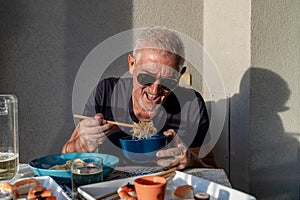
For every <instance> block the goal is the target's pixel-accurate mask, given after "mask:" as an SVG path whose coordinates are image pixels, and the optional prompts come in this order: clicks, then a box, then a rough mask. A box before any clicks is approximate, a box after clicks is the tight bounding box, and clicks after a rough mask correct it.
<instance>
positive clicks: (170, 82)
mask: <svg viewBox="0 0 300 200" xmlns="http://www.w3.org/2000/svg"><path fill="white" fill-rule="evenodd" d="M160 84H161V86H162V87H163V88H164V89H165V90H173V89H174V88H175V87H176V86H177V85H178V82H177V81H176V80H174V79H168V78H164V79H161V80H160Z"/></svg>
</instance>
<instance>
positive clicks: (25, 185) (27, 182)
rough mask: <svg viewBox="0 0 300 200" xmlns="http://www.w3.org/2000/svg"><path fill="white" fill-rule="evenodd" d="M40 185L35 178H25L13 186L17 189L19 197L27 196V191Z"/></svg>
mask: <svg viewBox="0 0 300 200" xmlns="http://www.w3.org/2000/svg"><path fill="white" fill-rule="evenodd" d="M38 185H41V183H40V182H39V181H38V180H36V179H35V178H27V179H23V180H20V181H17V182H16V183H15V184H14V186H15V187H16V188H17V191H18V194H19V196H22V195H27V194H28V192H29V189H30V188H32V187H36V186H38Z"/></svg>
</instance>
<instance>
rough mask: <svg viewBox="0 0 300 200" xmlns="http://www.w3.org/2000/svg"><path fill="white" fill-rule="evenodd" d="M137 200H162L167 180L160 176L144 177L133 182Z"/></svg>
mask: <svg viewBox="0 0 300 200" xmlns="http://www.w3.org/2000/svg"><path fill="white" fill-rule="evenodd" d="M134 187H135V191H136V195H137V199H138V200H163V199H164V197H165V192H166V187H167V179H165V178H163V177H160V176H144V177H140V178H137V179H135V180H134Z"/></svg>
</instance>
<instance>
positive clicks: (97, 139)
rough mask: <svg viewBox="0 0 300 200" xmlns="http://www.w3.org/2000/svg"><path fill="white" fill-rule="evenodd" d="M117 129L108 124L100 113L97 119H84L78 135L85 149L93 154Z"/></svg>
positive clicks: (96, 116) (80, 124)
mask: <svg viewBox="0 0 300 200" xmlns="http://www.w3.org/2000/svg"><path fill="white" fill-rule="evenodd" d="M116 128H117V127H116V126H114V125H111V124H108V123H107V122H106V120H105V119H104V117H103V115H102V114H101V113H99V114H96V115H95V117H91V118H88V119H84V120H82V121H81V122H80V123H79V129H78V135H79V138H80V141H81V143H82V144H83V145H84V146H85V148H86V149H87V150H88V151H89V152H93V151H95V150H96V149H97V147H98V146H99V145H101V144H102V143H103V142H104V141H105V139H106V137H107V136H109V135H110V134H112V133H113V132H114V131H115V130H116Z"/></svg>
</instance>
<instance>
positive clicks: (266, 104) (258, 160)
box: [230, 68, 300, 199]
mask: <svg viewBox="0 0 300 200" xmlns="http://www.w3.org/2000/svg"><path fill="white" fill-rule="evenodd" d="M290 94H291V91H290V89H289V87H288V85H287V83H286V81H285V80H284V79H282V78H281V77H280V76H279V75H278V74H276V73H274V72H272V71H270V70H267V69H262V68H250V69H249V70H247V71H246V73H245V74H244V76H243V78H242V81H241V84H240V91H239V93H238V94H235V95H234V96H232V98H231V99H230V107H231V113H230V115H231V126H232V127H233V128H231V131H230V134H231V135H230V137H231V138H232V139H233V140H234V141H235V142H234V143H235V144H238V142H240V144H239V145H240V146H241V149H243V148H244V147H242V146H243V144H245V145H248V149H245V148H244V150H241V151H240V152H234V155H233V156H232V157H231V163H235V165H238V162H239V159H241V160H240V161H241V164H242V163H244V162H245V159H246V160H248V161H246V162H247V165H248V173H249V174H248V176H249V193H251V194H253V195H254V196H256V197H257V198H258V199H299V194H298V193H299V185H298V184H299V168H300V165H299V160H298V141H297V140H296V138H294V137H293V135H295V134H291V133H287V132H285V130H284V126H283V123H282V120H281V117H280V114H281V113H283V112H284V111H287V110H288V109H292V108H288V107H287V106H286V103H287V101H288V99H289V97H290ZM245 107H246V109H245V110H244V109H243V108H245ZM247 107H248V108H249V109H247ZM245 112H246V113H245ZM247 114H248V116H247ZM233 123H234V124H233ZM244 124H245V125H244ZM247 124H248V125H247ZM247 129H248V131H247ZM245 134H248V135H245ZM245 139H247V140H248V142H249V143H248V142H247V140H245ZM247 143H248V144H247ZM247 151H248V152H247ZM231 153H232V152H231ZM237 154H240V155H237ZM243 154H244V155H243ZM247 157H248V158H247ZM242 159H243V160H242ZM244 164H245V163H244ZM244 166H246V165H244ZM240 176H243V174H241V175H240Z"/></svg>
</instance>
